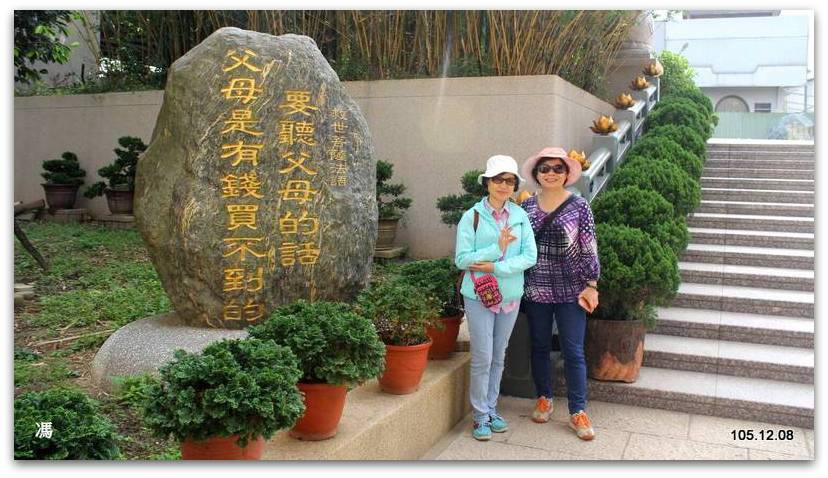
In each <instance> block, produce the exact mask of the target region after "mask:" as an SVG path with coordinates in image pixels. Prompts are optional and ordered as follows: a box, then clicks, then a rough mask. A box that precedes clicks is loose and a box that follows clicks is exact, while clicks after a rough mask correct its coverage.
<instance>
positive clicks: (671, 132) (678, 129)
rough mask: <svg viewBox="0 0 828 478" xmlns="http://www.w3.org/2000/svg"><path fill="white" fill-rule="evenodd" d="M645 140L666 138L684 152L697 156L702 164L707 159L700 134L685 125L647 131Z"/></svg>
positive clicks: (671, 125) (704, 145) (658, 127)
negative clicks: (678, 145) (679, 146)
mask: <svg viewBox="0 0 828 478" xmlns="http://www.w3.org/2000/svg"><path fill="white" fill-rule="evenodd" d="M644 137H646V138H651V137H666V138H670V139H672V140H673V141H675V142H676V143H678V144H680V145H681V147H683V148H684V149H685V150H687V151H690V152H691V153H693V154H695V155H696V156H698V157H699V158H700V159H701V161H702V163H704V161H705V160H706V158H707V145H706V144H705V142H704V139H702V137H701V134H699V132H698V131H696V130H694V129H693V128H691V127H689V126H685V125H676V124H665V125H661V126H656V127H654V128H652V129H649V130H647V134H646V135H644Z"/></svg>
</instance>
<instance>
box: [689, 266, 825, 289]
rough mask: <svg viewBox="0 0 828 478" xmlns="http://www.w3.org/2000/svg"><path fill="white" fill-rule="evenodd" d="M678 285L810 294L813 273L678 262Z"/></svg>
mask: <svg viewBox="0 0 828 478" xmlns="http://www.w3.org/2000/svg"><path fill="white" fill-rule="evenodd" d="M679 273H680V274H681V280H682V282H690V283H695V284H710V285H733V286H739V287H761V288H764V289H781V290H798V291H803V292H813V291H814V271H810V270H805V269H782V268H773V267H749V266H733V265H728V264H712V263H705V262H679Z"/></svg>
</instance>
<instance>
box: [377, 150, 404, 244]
mask: <svg viewBox="0 0 828 478" xmlns="http://www.w3.org/2000/svg"><path fill="white" fill-rule="evenodd" d="M393 175H394V165H393V164H391V163H389V162H386V161H377V212H378V214H379V224H378V226H377V227H378V228H379V232H378V234H377V245H376V249H378V250H383V249H390V248H391V247H392V246H393V245H394V237H395V236H396V234H397V223H399V221H400V218H401V217H402V215H403V213H404V212H405V210H406V209H408V208H409V207H411V198H403V197H400V196H401V195H402V193H404V192H405V185H403V184H401V183H397V184H388V183H387V181H388V180H389V179H391V176H393Z"/></svg>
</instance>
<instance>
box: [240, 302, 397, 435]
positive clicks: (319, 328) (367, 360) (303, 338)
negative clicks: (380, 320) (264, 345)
mask: <svg viewBox="0 0 828 478" xmlns="http://www.w3.org/2000/svg"><path fill="white" fill-rule="evenodd" d="M249 332H250V337H253V338H258V339H262V340H273V341H274V342H276V344H278V345H283V346H285V347H288V348H289V349H290V350H292V351H293V353H294V354H295V355H296V357H297V359H298V360H299V367H300V368H301V370H302V378H301V379H300V381H299V390H301V391H302V393H303V394H304V396H305V414H304V415H303V416H302V418H300V419H299V421H298V422H297V423H296V425H294V427H293V428H292V429H291V431H290V435H291V436H292V437H294V438H299V439H303V440H324V439H326V438H330V437H332V436H334V435H336V429H337V426H338V424H339V420H340V418H341V417H342V411H343V409H344V407H345V394H346V392H347V391H348V387H350V386H353V385H354V384H356V383H360V382H363V381H365V380H368V379H371V378H374V377H376V376H378V375H379V374H380V373H382V370H383V366H384V364H385V345H384V344H383V343H382V341H381V340H380V338H379V336H378V335H377V331H376V329H374V325H373V324H372V323H371V321H370V320H368V319H367V318H365V317H363V316H361V315H359V314H357V313H356V312H354V311H353V310H351V307H350V306H349V305H346V304H341V303H334V302H325V301H319V302H307V301H304V300H299V301H297V302H294V303H292V304H290V305H286V306H283V307H279V308H277V309H276V310H275V311H274V312H273V313H272V314H271V315H270V317H269V318H268V319H267V320H266V321H265V322H264V323H262V324H261V325H256V326H253V327H250V328H249Z"/></svg>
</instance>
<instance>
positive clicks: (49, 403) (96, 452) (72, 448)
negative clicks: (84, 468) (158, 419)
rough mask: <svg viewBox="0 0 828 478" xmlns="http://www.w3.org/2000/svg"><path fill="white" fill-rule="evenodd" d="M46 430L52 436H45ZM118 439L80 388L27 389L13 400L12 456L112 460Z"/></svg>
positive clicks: (118, 454)
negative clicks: (31, 390)
mask: <svg viewBox="0 0 828 478" xmlns="http://www.w3.org/2000/svg"><path fill="white" fill-rule="evenodd" d="M43 424H47V425H45V426H44V425H43ZM49 430H50V431H51V436H46V435H44V433H47V434H48V431H49ZM121 439H122V437H121V436H120V435H118V434H117V433H116V432H115V427H114V426H113V425H112V423H110V422H109V420H108V419H107V418H106V417H105V416H103V415H102V414H101V413H100V411H99V409H98V403H97V402H96V401H94V400H92V399H91V398H89V397H88V396H87V395H86V394H85V393H83V392H81V391H78V390H71V389H64V388H57V389H52V390H47V391H43V392H27V393H24V394H22V395H20V396H19V397H17V398H16V399H15V401H14V458H15V459H23V460H115V459H119V458H121V452H120V450H119V448H118V442H119V441H120V440H121Z"/></svg>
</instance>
